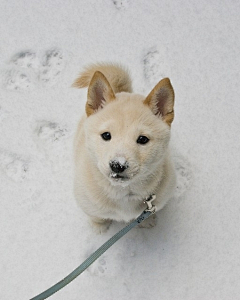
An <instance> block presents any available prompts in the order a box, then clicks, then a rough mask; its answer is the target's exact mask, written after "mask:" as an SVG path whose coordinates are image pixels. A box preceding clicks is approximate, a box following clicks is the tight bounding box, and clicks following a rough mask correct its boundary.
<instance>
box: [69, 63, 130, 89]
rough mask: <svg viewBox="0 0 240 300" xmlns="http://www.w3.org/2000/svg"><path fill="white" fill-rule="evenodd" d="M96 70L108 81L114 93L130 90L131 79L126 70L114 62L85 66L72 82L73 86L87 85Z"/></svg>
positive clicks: (82, 86) (81, 86)
mask: <svg viewBox="0 0 240 300" xmlns="http://www.w3.org/2000/svg"><path fill="white" fill-rule="evenodd" d="M96 71H100V72H101V73H103V75H104V76H105V77H106V78H107V80H108V81H109V83H110V85H111V87H112V89H113V91H114V93H121V92H128V93H131V92H132V81H131V78H130V76H129V73H128V71H127V70H126V69H125V68H123V67H122V66H120V65H116V64H94V65H90V66H87V67H86V68H85V69H84V70H83V72H82V73H80V76H79V77H78V78H77V79H76V80H75V82H74V83H73V85H72V86H73V87H76V88H84V87H88V86H89V84H90V81H91V79H92V77H93V75H94V73H95V72H96Z"/></svg>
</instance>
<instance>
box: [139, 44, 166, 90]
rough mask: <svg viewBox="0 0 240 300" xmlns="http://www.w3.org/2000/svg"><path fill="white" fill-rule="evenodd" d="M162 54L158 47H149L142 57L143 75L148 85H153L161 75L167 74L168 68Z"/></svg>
mask: <svg viewBox="0 0 240 300" xmlns="http://www.w3.org/2000/svg"><path fill="white" fill-rule="evenodd" d="M164 56H165V55H164V54H160V52H159V50H158V49H156V48H151V49H149V50H148V51H147V53H146V54H145V56H144V58H143V72H144V77H145V79H146V81H147V83H148V84H149V85H150V86H155V85H156V84H157V83H158V82H159V81H160V80H161V79H162V78H163V77H166V76H169V73H170V70H169V68H168V66H167V65H166V62H165V61H164V59H165V57H164Z"/></svg>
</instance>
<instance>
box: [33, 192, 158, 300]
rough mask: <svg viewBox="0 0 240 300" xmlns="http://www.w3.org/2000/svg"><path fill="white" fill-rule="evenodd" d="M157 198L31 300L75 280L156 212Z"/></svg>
mask: <svg viewBox="0 0 240 300" xmlns="http://www.w3.org/2000/svg"><path fill="white" fill-rule="evenodd" d="M155 199H156V195H151V196H150V197H148V198H147V199H146V200H145V201H144V203H146V204H147V208H146V209H145V210H144V211H143V212H142V213H141V215H140V216H139V217H137V219H135V220H134V221H132V222H131V223H130V224H128V225H127V226H126V227H124V228H123V229H122V230H120V231H119V232H118V233H116V234H115V235H114V236H113V237H111V238H110V239H109V240H108V241H107V242H105V243H104V244H103V245H102V246H101V247H100V248H98V249H97V250H96V251H95V252H94V253H93V254H92V255H90V256H89V257H88V258H87V259H86V260H85V261H84V262H83V263H82V264H81V265H80V266H79V267H77V268H76V269H75V270H74V271H73V272H72V273H70V274H69V275H68V276H67V277H65V278H64V279H63V280H61V281H59V282H58V283H56V284H55V285H53V286H52V287H50V288H49V289H47V290H46V291H44V292H43V293H41V294H39V295H37V296H35V297H33V298H31V299H30V300H44V299H46V298H48V297H50V296H52V295H53V294H54V293H56V292H57V291H59V290H60V289H62V288H63V287H64V286H66V285H67V284H69V283H70V282H71V281H73V280H74V279H75V278H76V277H77V276H78V275H80V274H81V273H82V272H83V271H85V270H86V269H87V268H88V267H89V266H90V265H91V264H92V263H93V262H94V261H95V260H96V259H98V258H99V257H100V256H101V255H102V254H103V253H104V252H105V251H107V249H108V248H110V247H111V246H112V245H113V244H114V243H116V242H117V241H118V240H119V239H120V238H121V237H123V236H124V235H125V234H126V233H128V231H130V230H131V229H132V228H133V227H135V226H137V225H139V224H140V223H141V222H143V221H144V220H146V219H147V218H148V217H150V216H151V215H152V214H154V213H155V211H156V207H155V205H153V204H152V201H154V200H155Z"/></svg>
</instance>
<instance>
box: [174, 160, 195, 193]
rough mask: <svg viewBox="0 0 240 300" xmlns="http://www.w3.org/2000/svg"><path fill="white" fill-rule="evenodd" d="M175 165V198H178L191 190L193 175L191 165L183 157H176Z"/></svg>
mask: <svg viewBox="0 0 240 300" xmlns="http://www.w3.org/2000/svg"><path fill="white" fill-rule="evenodd" d="M174 164H175V170H176V175H177V188H176V191H175V196H176V197H177V198H178V197H180V196H181V195H182V194H183V193H185V192H186V191H187V190H188V189H189V187H190V185H191V183H192V177H193V175H192V171H191V167H190V164H189V163H188V162H187V161H186V159H184V158H183V157H181V156H175V157H174Z"/></svg>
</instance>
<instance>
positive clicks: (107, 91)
mask: <svg viewBox="0 0 240 300" xmlns="http://www.w3.org/2000/svg"><path fill="white" fill-rule="evenodd" d="M114 99H115V94H114V92H113V90H112V87H111V85H110V83H109V82H108V80H107V78H106V77H105V76H104V75H103V74H102V73H101V72H99V71H97V72H95V73H94V75H93V77H92V79H91V81H90V84H89V87H88V95H87V103H86V113H87V116H88V117H89V116H90V115H92V114H93V113H95V112H97V111H98V110H99V109H101V108H103V106H104V105H105V104H106V103H108V102H110V101H112V100H114Z"/></svg>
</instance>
